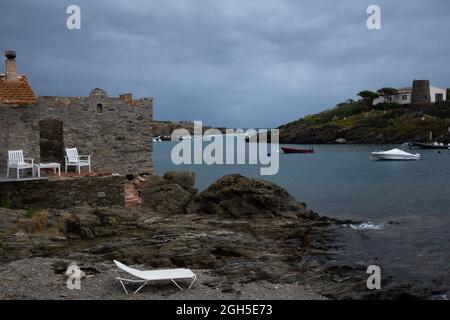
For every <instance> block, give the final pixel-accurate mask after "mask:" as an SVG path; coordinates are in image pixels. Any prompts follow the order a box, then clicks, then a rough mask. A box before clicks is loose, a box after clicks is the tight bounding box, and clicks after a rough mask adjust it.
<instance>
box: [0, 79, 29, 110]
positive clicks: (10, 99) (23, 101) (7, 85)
mask: <svg viewBox="0 0 450 320" xmlns="http://www.w3.org/2000/svg"><path fill="white" fill-rule="evenodd" d="M17 78H18V81H14V82H6V77H5V75H4V74H0V104H8V105H12V106H23V105H30V104H36V103H37V98H36V95H35V94H34V92H33V89H32V88H31V85H30V83H29V82H28V79H27V77H26V76H25V75H18V76H17Z"/></svg>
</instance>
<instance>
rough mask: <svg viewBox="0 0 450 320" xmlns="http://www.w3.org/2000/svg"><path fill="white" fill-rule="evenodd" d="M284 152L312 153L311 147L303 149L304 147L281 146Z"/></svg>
mask: <svg viewBox="0 0 450 320" xmlns="http://www.w3.org/2000/svg"><path fill="white" fill-rule="evenodd" d="M281 150H283V152H284V153H314V149H313V148H309V149H305V148H289V147H281Z"/></svg>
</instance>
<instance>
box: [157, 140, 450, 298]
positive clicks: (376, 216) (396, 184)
mask: <svg viewBox="0 0 450 320" xmlns="http://www.w3.org/2000/svg"><path fill="white" fill-rule="evenodd" d="M173 145H174V143H172V142H164V143H158V144H154V154H153V159H154V163H155V169H156V172H157V173H158V174H163V173H164V172H166V171H168V170H188V171H193V172H195V173H196V176H197V178H196V179H197V181H196V185H197V187H198V188H199V189H200V190H202V189H204V188H206V187H208V186H209V185H211V184H212V183H213V182H214V181H216V180H217V179H218V178H220V177H222V176H223V175H226V174H230V173H240V174H242V175H245V176H249V177H257V178H263V179H267V180H271V181H273V182H275V183H277V184H279V185H281V186H283V187H284V188H286V189H287V190H288V191H289V192H290V193H291V194H292V195H293V196H294V197H295V198H296V199H297V200H298V201H301V202H305V203H307V205H308V206H309V207H310V208H311V209H313V210H314V211H316V212H319V213H320V214H322V215H327V216H331V217H335V218H340V219H352V220H356V221H361V222H372V223H373V224H374V225H375V226H376V227H378V228H377V229H376V230H375V229H371V228H369V229H366V230H354V231H353V232H354V233H353V234H352V235H351V238H352V242H351V244H348V245H347V251H346V252H345V254H346V255H347V256H348V257H349V260H350V261H351V259H355V256H358V259H359V260H362V261H366V262H367V263H369V262H374V261H375V262H377V264H379V265H380V264H381V265H382V270H383V268H384V270H386V272H387V273H388V274H393V275H395V276H397V277H400V278H404V279H406V280H407V281H418V282H424V283H425V284H429V285H430V286H431V285H433V286H434V287H439V288H441V287H442V288H444V290H448V288H450V192H449V191H450V150H449V151H447V150H443V151H440V153H438V151H437V150H420V151H419V152H420V153H421V154H422V159H421V160H420V161H372V160H370V152H372V151H375V150H387V149H391V148H393V147H394V146H390V145H383V146H373V145H314V146H312V147H314V148H315V150H316V153H315V154H282V153H280V170H279V173H278V174H277V175H275V176H260V175H259V166H255V165H214V166H207V165H181V166H176V165H174V164H173V163H172V162H171V159H170V151H171V148H172V146H173ZM308 147H309V146H308ZM389 222H391V223H389ZM392 222H393V223H392ZM352 230H353V229H352Z"/></svg>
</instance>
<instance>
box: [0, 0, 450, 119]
mask: <svg viewBox="0 0 450 320" xmlns="http://www.w3.org/2000/svg"><path fill="white" fill-rule="evenodd" d="M373 3H376V4H378V5H380V7H381V9H382V24H383V29H382V30H377V31H369V30H367V28H366V26H365V22H366V18H367V14H366V12H365V11H366V8H367V6H368V5H370V4H373ZM69 4H78V5H79V6H80V7H81V10H82V30H80V31H68V30H67V29H66V28H65V20H66V17H67V15H66V13H65V9H66V7H67V6H68V5H69ZM0 8H1V10H0V43H1V44H2V46H1V47H2V48H1V49H2V50H4V49H15V50H17V52H18V68H19V71H20V72H23V73H27V74H28V75H29V77H30V80H31V81H32V85H33V87H34V88H35V91H36V92H37V93H38V94H39V95H73V96H76V95H87V94H88V93H89V91H90V90H91V89H92V88H94V87H102V88H104V89H105V90H107V91H108V93H109V94H110V95H117V94H118V93H121V92H126V91H131V92H133V93H134V95H135V96H138V97H143V96H153V97H154V99H155V116H156V118H158V119H164V120H165V119H173V120H189V119H191V120H203V121H204V122H205V123H208V124H212V125H225V126H233V127H238V126H239V127H269V126H278V125H279V124H282V123H285V122H287V121H291V120H294V119H297V118H299V117H302V116H304V115H306V114H308V113H312V112H318V111H321V110H323V109H325V108H328V107H331V106H333V105H334V104H335V103H337V102H340V101H342V100H344V99H346V98H350V97H354V96H355V93H356V92H357V91H359V90H362V89H366V88H369V89H370V88H371V89H377V88H379V87H380V86H383V85H390V86H405V85H408V84H409V83H410V82H411V80H412V79H413V78H427V79H430V80H432V83H433V84H435V85H437V86H441V87H447V86H449V87H450V81H449V79H448V74H449V73H450V72H449V71H450V66H449V64H448V62H447V60H448V59H447V56H448V52H449V48H450V45H449V41H448V39H447V38H448V34H450V20H449V19H448V14H449V13H450V10H449V9H450V3H449V2H448V1H447V0H435V1H432V2H431V1H426V0H409V1H400V0H362V1H361V0H348V1H335V0H322V1H313V2H306V1H295V0H291V1H288V0H284V1H283V0H259V1H254V0H244V1H242V0H215V1H209V0H165V1H156V0H151V1H144V0H142V1H118V0H114V1H111V0H109V1H106V0H104V1H88V0H79V1H56V0H55V1H50V0H40V1H31V0H29V1H25V0H15V1H9V2H6V1H3V0H2V1H1V4H0Z"/></svg>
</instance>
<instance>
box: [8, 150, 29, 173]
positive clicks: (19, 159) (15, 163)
mask: <svg viewBox="0 0 450 320" xmlns="http://www.w3.org/2000/svg"><path fill="white" fill-rule="evenodd" d="M10 168H11V169H16V170H17V180H19V179H20V170H26V169H31V170H32V173H33V176H34V159H32V158H24V157H23V150H10V151H8V164H7V168H6V177H7V178H9V169H10Z"/></svg>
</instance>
